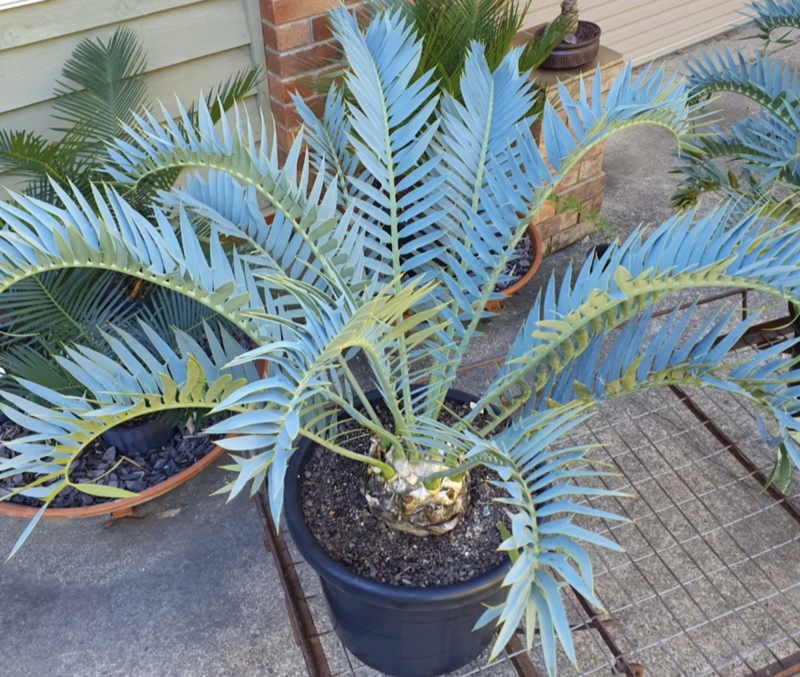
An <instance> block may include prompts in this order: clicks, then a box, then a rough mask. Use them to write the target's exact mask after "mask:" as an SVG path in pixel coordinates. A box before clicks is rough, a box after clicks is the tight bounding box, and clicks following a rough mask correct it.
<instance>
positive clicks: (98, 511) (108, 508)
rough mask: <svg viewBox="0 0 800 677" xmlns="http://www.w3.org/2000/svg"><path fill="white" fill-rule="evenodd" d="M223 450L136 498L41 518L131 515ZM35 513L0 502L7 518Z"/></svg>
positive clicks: (262, 370)
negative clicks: (138, 506)
mask: <svg viewBox="0 0 800 677" xmlns="http://www.w3.org/2000/svg"><path fill="white" fill-rule="evenodd" d="M257 368H258V374H259V376H261V377H262V378H263V377H264V375H265V374H266V373H267V363H266V360H259V361H258V362H257ZM224 452H225V450H224V449H223V448H222V447H220V446H217V445H216V444H215V445H214V447H213V448H212V449H211V451H209V452H208V453H207V454H206V455H205V456H203V458H201V459H200V460H199V461H197V462H196V463H194V464H192V465H190V466H189V467H188V468H186V469H185V470H182V471H181V472H179V473H178V474H177V475H173V476H172V477H170V478H168V479H166V480H164V481H163V482H159V483H158V484H156V485H155V486H154V487H150V488H149V489H145V490H144V491H142V492H141V493H139V494H137V495H136V496H132V497H131V498H121V499H119V500H117V501H106V502H105V503H98V504H97V505H87V506H85V507H82V508H48V509H47V510H45V511H44V513H42V518H43V519H69V518H78V517H97V516H98V515H111V517H114V518H117V517H125V516H127V515H131V514H132V513H133V509H134V508H135V507H136V506H137V505H141V504H142V503H147V502H148V501H152V500H153V499H154V498H158V497H159V496H163V495H164V494H166V493H167V492H168V491H171V490H172V489H174V488H175V487H178V486H180V485H181V484H183V483H184V482H187V481H189V480H190V479H192V478H193V477H194V476H195V475H198V474H200V472H201V471H202V470H205V469H206V468H207V467H208V466H210V465H211V464H212V463H213V462H214V461H216V460H217V459H218V458H219V457H220V456H222V454H223V453H224ZM37 512H39V508H34V507H32V506H28V505H18V504H16V503H9V502H8V501H0V515H8V516H9V517H27V518H32V517H35V516H36V513H37Z"/></svg>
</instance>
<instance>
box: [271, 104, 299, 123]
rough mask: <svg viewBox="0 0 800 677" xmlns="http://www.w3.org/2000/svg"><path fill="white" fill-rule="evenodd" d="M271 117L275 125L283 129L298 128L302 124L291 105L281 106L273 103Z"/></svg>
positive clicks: (293, 106)
mask: <svg viewBox="0 0 800 677" xmlns="http://www.w3.org/2000/svg"><path fill="white" fill-rule="evenodd" d="M272 117H273V118H274V120H275V122H276V124H279V125H280V126H281V127H284V128H285V129H292V128H294V127H299V126H300V125H301V124H302V120H301V119H300V115H299V114H298V113H297V107H296V106H295V105H294V104H293V103H289V104H283V103H278V102H277V101H273V102H272Z"/></svg>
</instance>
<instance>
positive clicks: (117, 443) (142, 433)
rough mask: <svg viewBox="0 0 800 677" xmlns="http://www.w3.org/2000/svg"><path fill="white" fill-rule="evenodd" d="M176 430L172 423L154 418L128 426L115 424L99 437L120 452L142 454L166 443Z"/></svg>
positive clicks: (133, 454)
mask: <svg viewBox="0 0 800 677" xmlns="http://www.w3.org/2000/svg"><path fill="white" fill-rule="evenodd" d="M177 431H178V429H177V428H176V427H175V426H174V425H170V424H168V423H164V422H163V421H159V420H158V419H154V420H152V421H145V422H144V423H140V424H139V425H134V426H129V427H123V426H117V427H116V428H111V429H110V430H106V431H105V432H104V433H103V434H102V435H100V437H101V439H102V440H103V442H105V443H106V444H107V445H108V446H110V447H116V449H117V451H118V452H119V453H120V454H124V455H125V456H143V455H145V454H146V453H147V452H148V451H151V450H152V449H160V448H161V447H163V446H164V445H166V444H168V443H169V441H170V440H171V439H172V438H173V437H174V436H175V433H176V432H177Z"/></svg>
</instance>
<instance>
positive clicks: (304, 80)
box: [268, 66, 338, 103]
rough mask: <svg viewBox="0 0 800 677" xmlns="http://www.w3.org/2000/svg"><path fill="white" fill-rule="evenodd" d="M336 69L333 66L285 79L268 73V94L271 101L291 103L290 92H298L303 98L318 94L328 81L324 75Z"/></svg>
mask: <svg viewBox="0 0 800 677" xmlns="http://www.w3.org/2000/svg"><path fill="white" fill-rule="evenodd" d="M336 70H338V66H333V67H331V68H329V69H325V70H321V71H315V72H313V73H308V74H304V75H300V76H298V77H296V78H288V79H286V80H284V79H282V78H279V77H276V76H274V75H272V74H270V75H269V77H268V80H269V96H270V98H271V99H272V100H273V101H279V102H280V103H291V102H292V94H298V95H300V96H301V97H302V98H304V99H308V98H311V97H314V96H319V95H320V94H322V93H324V92H325V86H326V85H328V84H329V83H330V78H326V77H325V75H326V74H327V73H332V72H334V71H336Z"/></svg>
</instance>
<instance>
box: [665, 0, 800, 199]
mask: <svg viewBox="0 0 800 677" xmlns="http://www.w3.org/2000/svg"><path fill="white" fill-rule="evenodd" d="M748 6H749V8H750V9H751V10H752V12H753V13H754V17H753V19H754V21H755V23H756V26H757V27H758V29H759V31H760V35H759V37H761V38H762V39H764V40H766V41H767V42H769V40H770V36H771V33H772V31H773V30H775V29H776V28H778V27H786V28H792V27H797V26H800V3H799V2H797V0H763V1H761V2H754V3H751V4H749V5H748ZM782 41H783V40H779V42H782ZM686 65H687V69H688V71H689V81H690V83H691V88H692V93H693V95H694V96H695V97H697V98H698V99H704V98H708V97H710V96H712V95H713V94H716V93H721V92H729V93H734V94H738V95H740V96H744V97H747V98H749V99H751V100H752V101H754V102H755V103H757V104H758V105H759V107H760V109H759V112H758V113H756V114H754V115H751V116H749V117H747V118H745V119H744V120H741V121H739V122H736V123H734V124H733V125H731V126H730V129H729V130H727V131H722V130H720V128H719V127H718V126H716V125H714V124H708V125H706V126H705V127H704V128H701V129H700V130H699V134H698V139H697V141H696V143H695V144H693V145H692V146H688V147H687V148H686V150H687V151H688V152H687V153H686V154H685V155H684V156H683V161H682V163H681V164H680V165H679V166H678V168H677V170H676V171H677V172H680V173H682V174H683V175H684V177H685V178H684V180H683V182H682V184H681V186H680V188H679V189H678V191H677V192H676V193H675V195H674V196H673V200H672V202H673V204H674V205H676V206H678V207H681V208H685V207H689V206H692V205H693V204H696V201H697V198H698V196H699V195H700V194H702V193H703V192H708V191H711V190H721V191H722V192H724V193H727V194H729V195H731V194H738V195H741V196H745V197H746V199H750V200H753V199H754V197H753V196H754V195H755V196H756V197H755V199H759V198H760V196H761V195H764V194H769V193H772V192H774V186H775V185H776V183H775V179H778V180H779V181H778V183H788V184H789V185H790V186H791V187H792V188H796V187H797V186H798V185H800V176H798V171H797V148H798V146H797V143H798V139H799V138H800V84H799V83H798V75H797V72H796V71H795V70H794V69H792V68H790V67H789V66H788V65H786V64H784V63H782V62H781V61H780V60H778V59H777V58H775V57H774V56H771V55H769V54H767V53H766V51H765V52H764V53H763V54H762V53H756V54H755V56H754V57H753V58H752V59H749V58H747V57H745V56H744V54H743V53H742V52H741V50H737V52H736V53H735V54H732V53H731V52H730V51H729V50H728V49H727V48H723V49H722V50H719V49H717V50H714V52H712V53H703V54H701V55H700V56H699V57H691V58H690V59H689V61H688V62H687V64H686ZM721 157H728V158H729V159H730V160H732V161H734V162H736V163H737V165H740V166H741V168H742V171H743V172H744V174H745V176H744V180H743V181H742V182H741V185H740V186H737V185H736V184H737V183H738V179H737V177H736V171H735V170H733V169H732V170H731V171H730V173H729V175H728V176H729V178H730V180H729V181H719V180H717V179H719V176H717V177H714V175H715V174H717V173H718V172H717V171H715V169H714V167H713V166H712V163H713V162H714V160H715V159H717V158H721ZM748 193H749V194H750V195H748Z"/></svg>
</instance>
